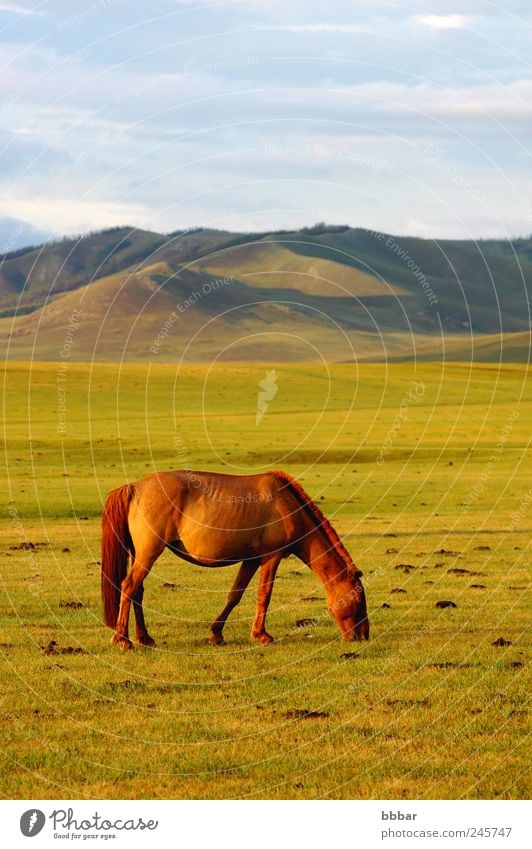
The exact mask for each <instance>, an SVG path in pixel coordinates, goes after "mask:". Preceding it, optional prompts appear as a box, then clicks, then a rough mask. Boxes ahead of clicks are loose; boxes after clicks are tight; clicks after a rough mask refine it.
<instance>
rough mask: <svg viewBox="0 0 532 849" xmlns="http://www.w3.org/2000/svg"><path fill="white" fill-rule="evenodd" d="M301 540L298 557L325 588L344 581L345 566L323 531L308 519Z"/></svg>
mask: <svg viewBox="0 0 532 849" xmlns="http://www.w3.org/2000/svg"><path fill="white" fill-rule="evenodd" d="M305 524H306V527H305V531H304V536H303V537H302V539H301V545H300V555H299V556H300V557H301V559H302V560H303V561H304V562H305V563H306V564H307V566H310V568H311V569H312V571H313V572H315V573H316V575H317V576H318V577H319V578H320V579H321V580H322V582H323V583H324V584H325V585H326V586H330V585H331V584H334V583H336V582H337V581H341V580H345V577H346V571H347V569H346V564H345V562H344V560H343V558H342V557H341V556H340V554H339V553H338V551H337V550H336V548H335V546H333V545H332V544H331V542H330V541H329V539H328V538H327V536H326V535H325V533H324V532H323V530H322V529H321V528H320V527H318V526H317V525H316V524H315V523H314V522H313V521H312V519H311V518H310V517H309V518H308V520H307V522H306V523H305Z"/></svg>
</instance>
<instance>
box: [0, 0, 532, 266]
mask: <svg viewBox="0 0 532 849" xmlns="http://www.w3.org/2000/svg"><path fill="white" fill-rule="evenodd" d="M531 23H532V11H531V7H530V4H529V3H526V2H524V0H510V2H505V3H504V4H502V6H501V7H499V6H498V5H497V4H495V3H491V2H484V0H483V1H482V2H481V0H461V2H460V3H447V2H441V1H440V2H435V1H434V2H431V0H409V2H407V3H388V2H382V3H381V2H358V0H349V2H347V0H331V2H330V3H323V2H321V3H314V2H310V0H283V2H281V0H232V1H231V2H221V3H212V2H206V1H205V0H203V2H194V0H187V2H181V0H152V2H150V3H145V2H136V0H133V2H128V0H87V2H85V0H82V2H78V0H50V2H40V3H39V2H36V0H13V2H1V1H0V33H1V35H0V62H1V65H2V74H1V75H0V96H1V101H0V114H1V116H2V120H1V122H0V134H1V138H0V149H1V165H2V167H1V169H0V180H1V197H2V200H1V205H0V218H4V219H7V218H9V219H11V220H13V221H14V222H15V223H14V224H10V226H11V227H16V226H17V225H16V222H18V221H22V222H26V223H27V225H28V227H29V226H30V225H31V226H32V227H34V228H37V229H38V230H40V231H44V232H46V233H51V234H53V235H58V234H64V233H69V234H70V233H81V232H85V231H88V230H95V229H101V228H103V227H109V226H114V225H120V224H130V225H133V226H137V227H146V228H149V229H156V230H161V231H165V232H167V231H171V230H176V229H180V228H188V227H193V226H204V227H217V228H224V229H230V230H262V229H279V228H288V227H298V226H301V225H305V224H306V225H308V224H312V223H314V222H316V221H322V220H323V221H327V222H331V223H347V224H350V225H352V226H358V227H368V228H371V229H379V230H384V231H387V232H391V233H396V234H411V235H420V236H428V237H436V238H445V237H452V238H471V237H475V238H477V237H483V236H484V237H488V236H510V237H511V236H515V235H524V234H529V233H530V232H532V169H531V168H530V164H531V163H530V147H531V144H530V131H531V118H532V107H531V104H532V69H531V67H530V59H531V48H532V37H531V36H532V30H531ZM21 226H22V225H20V226H19V229H20V228H21ZM5 238H6V239H8V241H9V235H8V236H7V237H5ZM12 238H13V237H12ZM17 238H20V233H19V235H18V237H17ZM12 246H14V245H11V244H8V249H9V248H11V247H12ZM2 247H3V249H4V250H5V249H6V244H5V243H4V245H3V246H1V245H0V248H2Z"/></svg>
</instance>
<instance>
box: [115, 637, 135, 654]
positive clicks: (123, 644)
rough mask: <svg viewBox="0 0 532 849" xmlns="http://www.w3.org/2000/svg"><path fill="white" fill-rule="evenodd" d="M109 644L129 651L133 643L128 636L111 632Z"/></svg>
mask: <svg viewBox="0 0 532 849" xmlns="http://www.w3.org/2000/svg"><path fill="white" fill-rule="evenodd" d="M111 644H112V645H115V646H119V647H120V648H121V649H123V650H124V651H129V650H130V649H132V648H133V643H132V642H131V640H130V639H128V637H121V636H120V635H119V634H113V636H112V638H111Z"/></svg>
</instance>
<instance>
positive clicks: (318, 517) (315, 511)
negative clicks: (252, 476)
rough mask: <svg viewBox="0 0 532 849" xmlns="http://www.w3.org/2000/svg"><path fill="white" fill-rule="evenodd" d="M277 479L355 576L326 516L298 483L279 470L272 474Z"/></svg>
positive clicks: (350, 562) (351, 560)
mask: <svg viewBox="0 0 532 849" xmlns="http://www.w3.org/2000/svg"><path fill="white" fill-rule="evenodd" d="M274 474H275V475H277V477H278V478H281V479H282V480H283V481H285V483H286V484H287V485H288V486H289V488H290V489H291V490H292V492H294V494H295V495H296V497H297V500H298V501H299V502H300V504H301V506H302V507H303V508H304V509H305V510H306V512H307V513H308V514H309V515H310V516H312V518H313V519H315V521H316V523H317V525H318V527H319V528H320V529H321V530H322V531H323V533H324V534H325V536H326V537H327V540H328V541H329V543H330V544H331V547H332V548H334V549H335V551H337V552H338V554H339V555H340V557H341V558H342V560H343V561H344V563H345V566H346V568H347V571H348V572H350V573H352V574H356V573H357V572H358V569H357V567H356V566H355V564H354V563H353V558H352V557H351V555H350V554H349V552H348V550H347V548H346V547H345V545H344V544H343V542H342V540H341V539H340V537H339V536H338V534H337V532H336V531H335V530H334V528H333V526H332V525H331V523H330V522H329V520H328V519H327V517H326V516H324V515H323V513H322V512H321V510H320V508H319V507H318V505H317V504H316V503H315V502H314V501H313V500H312V498H311V497H310V495H308V494H307V493H306V492H305V490H304V489H303V487H302V486H301V484H300V483H298V482H297V481H296V480H294V478H293V477H292V476H291V475H289V474H288V473H287V472H283V471H281V470H277V471H276V472H274Z"/></svg>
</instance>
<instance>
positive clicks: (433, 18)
mask: <svg viewBox="0 0 532 849" xmlns="http://www.w3.org/2000/svg"><path fill="white" fill-rule="evenodd" d="M414 20H416V21H418V22H419V23H420V24H425V26H427V27H432V28H433V29H464V27H465V26H467V18H465V17H464V15H456V14H452V15H416V17H415V19H414Z"/></svg>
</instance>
